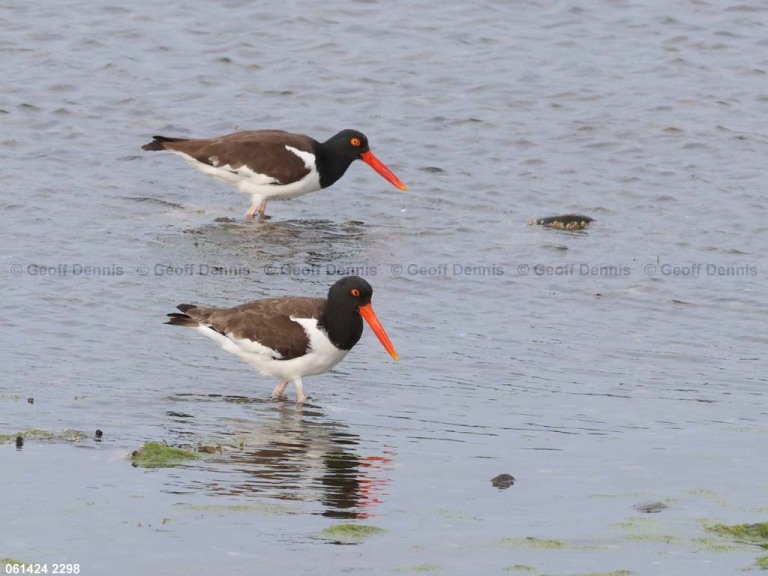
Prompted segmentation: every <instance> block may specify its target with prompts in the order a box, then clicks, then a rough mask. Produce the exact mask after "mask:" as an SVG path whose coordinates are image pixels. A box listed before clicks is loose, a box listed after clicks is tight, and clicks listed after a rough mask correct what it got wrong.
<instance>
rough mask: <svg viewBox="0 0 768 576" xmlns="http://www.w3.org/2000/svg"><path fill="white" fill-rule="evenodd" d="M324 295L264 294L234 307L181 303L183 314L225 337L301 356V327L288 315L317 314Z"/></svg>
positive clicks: (288, 355) (303, 344) (284, 354)
mask: <svg viewBox="0 0 768 576" xmlns="http://www.w3.org/2000/svg"><path fill="white" fill-rule="evenodd" d="M324 307H325V299H324V298H299V297H296V298H268V299H265V300H256V301H253V302H247V303H246V304H241V305H240V306H235V307H234V308H206V307H197V306H192V307H190V305H181V306H179V309H180V310H182V311H183V312H184V313H185V315H186V316H188V317H190V318H191V319H193V320H196V321H197V322H199V323H200V324H204V325H206V326H208V327H210V328H212V329H214V330H216V331H217V332H220V333H221V334H224V335H225V336H227V337H229V338H235V339H241V338H245V339H247V340H251V341H254V342H258V343H259V344H261V345H262V346H266V347H268V348H271V349H272V350H275V351H276V352H278V353H279V354H280V355H281V360H290V359H292V358H297V357H299V356H303V355H304V354H306V353H307V350H308V349H309V338H307V334H306V332H305V331H304V328H303V327H302V326H301V324H299V323H298V322H294V321H293V320H291V318H320V315H321V314H322V312H323V308H324Z"/></svg>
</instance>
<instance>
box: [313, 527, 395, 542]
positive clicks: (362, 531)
mask: <svg viewBox="0 0 768 576" xmlns="http://www.w3.org/2000/svg"><path fill="white" fill-rule="evenodd" d="M384 532H386V530H385V529H384V528H379V527H378V526H370V525H368V524H336V525H335V526H329V527H328V528H325V529H324V530H321V531H320V537H321V538H325V539H326V540H331V541H333V542H341V543H348V544H352V543H358V542H362V541H363V540H366V539H368V538H370V537H371V536H374V535H376V534H382V533H384Z"/></svg>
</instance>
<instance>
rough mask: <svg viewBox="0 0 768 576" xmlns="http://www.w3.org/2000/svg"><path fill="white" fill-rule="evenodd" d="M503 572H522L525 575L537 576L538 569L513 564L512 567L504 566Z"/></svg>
mask: <svg viewBox="0 0 768 576" xmlns="http://www.w3.org/2000/svg"><path fill="white" fill-rule="evenodd" d="M503 570H504V572H523V573H525V574H538V572H539V571H538V569H536V568H534V567H533V566H526V565H525V564H515V565H514V566H506V567H504V568H503Z"/></svg>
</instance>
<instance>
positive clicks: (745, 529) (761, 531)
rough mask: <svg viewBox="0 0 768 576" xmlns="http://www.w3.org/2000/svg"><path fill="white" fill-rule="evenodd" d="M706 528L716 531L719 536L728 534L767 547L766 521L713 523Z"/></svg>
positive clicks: (767, 527)
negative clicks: (729, 523)
mask: <svg viewBox="0 0 768 576" xmlns="http://www.w3.org/2000/svg"><path fill="white" fill-rule="evenodd" d="M707 530H711V531H712V532H716V533H718V534H720V535H721V536H730V537H731V538H733V539H735V540H740V541H742V542H749V543H751V544H758V545H759V546H763V547H765V548H768V522H758V523H757V524H732V525H730V526H728V525H726V524H715V525H713V526H708V527H707Z"/></svg>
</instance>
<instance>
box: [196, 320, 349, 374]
mask: <svg viewBox="0 0 768 576" xmlns="http://www.w3.org/2000/svg"><path fill="white" fill-rule="evenodd" d="M293 320H294V322H298V323H299V324H301V325H302V327H303V328H304V331H305V332H306V333H307V336H308V337H309V351H308V352H307V353H306V354H304V355H303V356H299V357H298V358H293V359H291V360H281V359H280V358H281V355H280V354H279V353H278V352H277V351H275V350H273V349H271V348H269V347H267V346H264V345H262V344H260V343H258V342H254V341H252V340H247V339H244V338H235V337H234V336H233V335H232V334H228V335H226V336H225V335H223V334H221V333H219V332H216V331H215V330H213V329H211V328H209V327H208V326H205V325H200V326H198V328H197V330H198V331H199V332H201V333H202V334H204V335H206V336H207V337H208V338H210V339H212V340H214V341H216V342H218V343H219V345H220V346H221V347H222V348H223V349H224V350H226V351H227V352H231V353H233V354H236V355H237V356H239V357H240V358H242V359H243V360H245V361H246V362H248V363H249V364H250V365H251V366H253V367H254V368H256V369H257V370H259V372H261V373H262V374H265V375H268V376H275V377H277V378H280V379H281V380H291V381H293V380H296V379H300V378H303V377H305V376H315V375H317V374H324V373H325V372H328V371H330V370H331V369H332V368H333V367H334V366H336V364H338V363H339V362H341V361H342V360H343V359H344V357H345V356H346V355H347V353H348V352H349V350H339V349H338V348H336V346H334V345H333V344H332V343H331V341H330V340H329V339H328V336H327V335H326V334H325V332H324V331H323V330H320V329H319V328H318V327H317V320H316V319H314V318H294V319H293Z"/></svg>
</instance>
